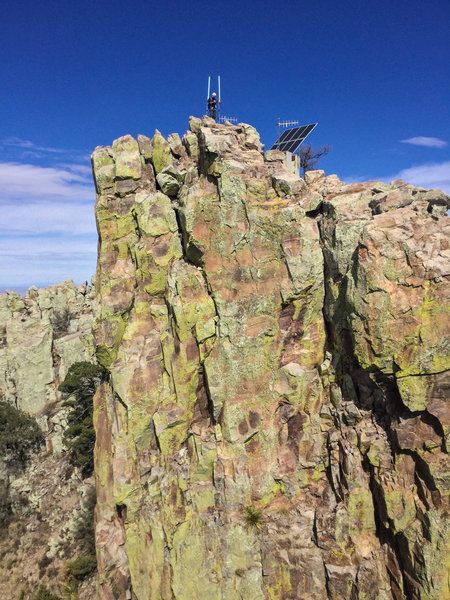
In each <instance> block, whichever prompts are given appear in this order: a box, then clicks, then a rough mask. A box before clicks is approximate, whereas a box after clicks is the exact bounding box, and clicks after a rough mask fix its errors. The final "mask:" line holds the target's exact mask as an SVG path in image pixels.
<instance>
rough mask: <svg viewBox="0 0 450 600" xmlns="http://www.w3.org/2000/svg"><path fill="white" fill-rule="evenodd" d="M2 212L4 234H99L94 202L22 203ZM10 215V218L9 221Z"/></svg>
mask: <svg viewBox="0 0 450 600" xmlns="http://www.w3.org/2000/svg"><path fill="white" fill-rule="evenodd" d="M1 211H2V214H3V215H4V216H3V218H2V219H1V221H0V232H1V233H2V234H9V235H23V234H37V233H39V234H42V233H56V232H63V233H69V234H71V235H80V234H86V233H88V234H89V233H91V234H95V233H96V227H95V218H94V203H93V202H91V203H89V204H83V203H80V202H73V201H66V202H64V203H56V202H53V203H52V202H38V203H28V202H21V203H17V204H3V205H2V207H1ZM6 215H8V219H6V218H5V216H6Z"/></svg>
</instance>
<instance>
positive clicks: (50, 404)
mask: <svg viewBox="0 0 450 600" xmlns="http://www.w3.org/2000/svg"><path fill="white" fill-rule="evenodd" d="M93 297H94V289H93V287H92V286H87V285H85V284H83V285H81V286H78V287H76V286H75V284H74V283H73V282H72V281H66V282H63V283H62V284H58V285H55V286H51V287H49V288H45V289H41V290H37V289H36V288H34V287H33V288H30V289H29V291H28V292H27V294H25V296H24V298H22V297H21V296H20V295H19V294H17V293H15V292H7V293H6V294H1V295H0V397H1V398H2V399H5V400H6V401H7V402H9V403H11V404H12V405H14V406H16V407H18V408H20V409H22V410H24V411H26V412H27V413H28V414H30V415H32V416H34V417H35V418H36V420H37V422H38V423H39V425H40V427H41V429H42V431H43V433H44V437H45V447H43V448H42V451H41V452H39V453H38V454H37V455H35V456H32V457H30V460H29V461H28V464H27V465H25V468H22V466H19V465H17V464H16V463H15V462H14V460H12V459H11V457H8V458H9V460H6V458H7V456H3V454H2V456H0V557H1V560H0V597H1V598H11V599H19V598H21V599H22V600H33V599H34V598H35V595H36V591H37V589H38V587H39V585H40V584H43V585H45V586H48V588H49V589H51V590H53V591H54V592H57V593H59V592H60V590H61V588H64V587H65V588H67V582H65V572H66V565H67V563H68V561H70V560H73V559H75V558H76V557H77V556H79V555H80V554H86V552H88V553H89V552H90V553H92V552H93V549H92V540H93V532H90V525H89V523H90V521H91V520H92V511H93V505H94V504H95V491H94V482H93V478H92V477H91V478H89V479H85V480H84V481H82V480H81V477H80V473H79V472H78V470H77V469H74V467H73V466H72V465H71V464H70V461H69V457H68V456H67V455H66V454H64V453H62V450H63V445H62V434H63V431H64V429H65V428H66V425H67V421H66V417H67V411H68V409H67V408H65V407H64V406H62V397H61V393H60V392H58V389H57V388H58V385H59V383H60V382H61V381H63V379H64V377H65V375H66V373H67V370H68V368H69V367H70V365H71V364H73V363H74V362H78V361H85V360H87V361H90V362H91V361H93V360H94V340H93V336H92V324H93V318H94V317H93ZM2 442H3V440H2ZM1 449H2V452H4V448H3V446H2V448H1ZM94 590H95V581H94V580H93V578H91V579H90V580H89V581H87V582H85V583H84V584H82V585H81V586H80V588H79V590H78V591H79V598H80V600H81V599H82V598H84V599H86V600H87V599H89V598H92V596H93V594H94V593H95V592H94Z"/></svg>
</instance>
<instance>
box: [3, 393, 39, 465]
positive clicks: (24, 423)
mask: <svg viewBox="0 0 450 600" xmlns="http://www.w3.org/2000/svg"><path fill="white" fill-rule="evenodd" d="M43 443H44V436H43V434H42V431H41V430H40V429H39V425H38V424H37V423H36V421H35V419H33V417H30V415H28V414H27V413H25V412H24V411H23V410H19V409H17V408H16V407H15V406H13V405H12V404H10V403H9V402H5V401H4V400H0V460H2V461H4V462H5V463H6V464H7V466H8V467H10V468H18V469H23V468H24V467H25V466H26V463H27V461H28V459H29V457H30V455H31V454H32V453H33V452H35V451H36V450H39V448H40V446H41V445H42V444H43Z"/></svg>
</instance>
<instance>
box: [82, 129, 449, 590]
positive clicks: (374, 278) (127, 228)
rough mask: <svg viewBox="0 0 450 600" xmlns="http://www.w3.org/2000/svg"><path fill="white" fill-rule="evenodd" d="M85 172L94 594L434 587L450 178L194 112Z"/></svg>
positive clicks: (443, 449) (115, 149) (444, 430)
mask: <svg viewBox="0 0 450 600" xmlns="http://www.w3.org/2000/svg"><path fill="white" fill-rule="evenodd" d="M93 167H94V176H95V182H96V188H97V203H96V217H97V223H98V230H99V239H100V244H99V258H98V270H97V292H96V293H97V299H98V302H99V304H100V308H101V314H100V317H99V319H98V320H97V323H96V327H95V338H96V344H97V357H98V359H99V361H100V362H101V363H102V364H103V365H104V366H105V367H106V368H107V369H108V370H109V372H110V382H109V383H105V384H104V385H103V386H102V387H101V388H100V389H99V390H98V392H97V395H96V399H95V420H96V430H97V446H96V478H97V494H98V504H97V528H96V536H97V553H98V559H99V571H100V578H99V597H100V598H101V599H103V600H106V599H108V600H112V599H115V600H125V599H129V598H134V599H137V600H147V599H152V600H153V599H155V600H156V599H163V600H169V599H170V600H182V599H186V600H188V599H189V600H191V599H194V598H195V599H197V600H214V599H217V600H219V599H221V600H232V599H233V600H234V599H241V600H262V599H263V598H264V599H267V600H269V599H270V600H281V599H284V600H301V599H304V600H306V599H307V600H315V599H316V600H319V599H320V600H322V599H330V600H331V599H333V600H338V599H344V598H348V599H352V600H355V599H359V600H363V599H364V600H369V599H370V600H393V599H395V600H400V599H403V598H405V599H411V600H419V599H420V600H425V599H430V600H431V599H434V600H437V599H442V600H443V599H444V598H448V597H449V574H448V566H449V563H448V560H449V556H450V552H449V531H448V521H447V520H446V518H447V517H448V487H449V478H448V432H449V429H448V428H449V412H448V404H447V399H448V387H449V358H448V357H449V352H448V350H449V348H448V339H449V337H448V333H449V315H448V312H449V309H448V258H449V248H448V244H449V242H448V240H449V239H450V236H449V233H450V226H449V219H448V217H447V216H446V214H447V207H448V200H449V199H448V197H447V196H445V195H444V194H443V193H442V192H440V191H439V190H432V191H426V190H423V189H420V188H414V187H413V186H411V185H408V184H406V183H404V182H402V181H396V182H393V183H392V184H391V185H386V184H383V183H380V182H368V183H364V184H354V185H346V184H344V183H342V182H341V181H339V179H338V178H337V177H336V176H333V175H332V176H329V177H324V174H323V172H320V171H319V172H311V173H309V174H307V176H306V182H305V181H303V180H302V179H300V178H298V177H296V176H295V175H292V174H290V173H289V172H288V171H287V169H286V168H285V167H284V165H283V156H282V155H281V154H279V153H277V152H274V151H269V152H266V153H265V154H264V153H263V152H262V146H261V144H260V141H259V136H258V134H257V132H256V131H255V130H254V129H253V128H252V127H250V126H249V125H244V124H241V125H238V126H232V125H230V124H225V125H217V124H215V123H214V122H213V121H212V120H210V119H208V118H203V120H202V121H200V120H198V119H195V118H191V119H190V130H189V131H188V132H187V133H186V134H185V135H184V136H183V139H182V140H180V138H179V136H178V135H175V134H173V135H171V136H169V138H168V139H167V140H165V139H164V138H163V137H162V136H161V135H160V134H159V132H156V133H155V136H154V137H153V139H152V140H150V139H148V138H146V137H145V136H138V138H137V140H135V139H133V138H132V137H131V136H125V137H122V138H119V139H118V140H116V141H115V142H114V143H113V145H112V147H99V148H97V149H96V150H95V152H94V154H93Z"/></svg>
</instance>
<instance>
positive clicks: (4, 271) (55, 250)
mask: <svg viewBox="0 0 450 600" xmlns="http://www.w3.org/2000/svg"><path fill="white" fill-rule="evenodd" d="M22 142H23V141H22ZM22 142H21V143H22ZM17 143H18V142H17ZM22 147H24V148H26V147H28V148H30V151H34V148H35V146H34V145H33V146H26V144H25V142H23V144H22ZM44 150H45V149H44ZM46 150H47V151H51V149H46ZM65 159H66V161H67V156H65ZM83 163H84V161H83ZM94 201H95V188H94V184H93V181H92V173H91V168H90V166H89V163H88V162H87V161H86V163H84V164H82V163H81V164H79V163H76V164H70V163H67V164H64V165H60V166H56V167H43V166H39V165H32V164H23V163H20V162H0V211H1V212H0V214H1V218H0V234H1V235H0V288H2V289H4V288H12V289H18V288H20V289H23V288H28V287H29V286H30V285H38V286H46V285H51V284H53V283H58V282H60V281H63V280H65V279H69V278H71V279H73V280H74V281H75V282H79V283H81V282H82V281H84V280H86V279H89V278H90V277H91V276H92V274H93V273H94V271H95V264H96V254H97V233H96V228H95V218H94Z"/></svg>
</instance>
